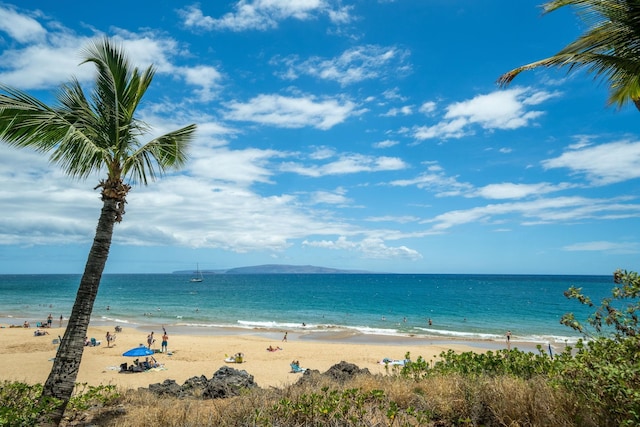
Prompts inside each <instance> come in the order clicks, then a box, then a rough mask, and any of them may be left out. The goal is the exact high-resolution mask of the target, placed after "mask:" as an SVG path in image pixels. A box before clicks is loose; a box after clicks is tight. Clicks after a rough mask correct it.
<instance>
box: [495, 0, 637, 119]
mask: <svg viewBox="0 0 640 427" xmlns="http://www.w3.org/2000/svg"><path fill="white" fill-rule="evenodd" d="M563 6H573V7H574V8H575V9H576V11H577V13H578V15H579V16H580V17H581V18H582V19H583V20H584V22H585V23H586V24H587V26H588V30H587V31H586V32H585V33H584V34H582V35H581V36H580V37H578V38H577V39H576V40H574V41H573V42H571V43H569V44H568V45H567V46H565V47H564V48H563V49H562V50H561V51H559V52H558V53H556V54H555V55H553V56H551V57H549V58H546V59H542V60H539V61H535V62H532V63H530V64H527V65H523V66H521V67H518V68H515V69H513V70H511V71H509V72H507V73H505V74H503V75H502V76H500V77H499V79H498V84H499V85H501V86H506V85H508V84H509V83H510V82H511V81H512V80H513V79H514V78H515V77H516V76H517V75H518V74H520V73H521V72H522V71H526V70H531V69H533V68H537V67H550V66H558V67H564V66H567V67H569V71H572V70H574V69H582V68H583V69H586V70H587V71H588V72H589V73H592V74H594V75H595V77H596V78H602V79H603V80H605V81H607V82H608V85H609V89H610V94H609V99H608V102H609V104H612V105H616V106H618V107H622V106H623V105H624V104H626V103H627V102H629V101H631V102H633V103H634V104H635V105H636V107H637V108H638V109H639V110H640V80H639V79H640V1H638V0H554V1H549V2H547V3H545V4H544V5H543V8H544V12H545V13H549V12H553V11H554V10H557V9H559V8H561V7H563Z"/></svg>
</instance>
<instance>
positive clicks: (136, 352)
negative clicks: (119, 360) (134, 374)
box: [122, 346, 154, 357]
mask: <svg viewBox="0 0 640 427" xmlns="http://www.w3.org/2000/svg"><path fill="white" fill-rule="evenodd" d="M153 353H154V352H153V350H150V349H148V348H147V347H145V346H140V347H135V348H132V349H131V350H127V351H125V352H124V353H122V355H123V356H129V357H140V356H151V355H152V354H153Z"/></svg>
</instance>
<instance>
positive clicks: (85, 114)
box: [0, 38, 196, 425]
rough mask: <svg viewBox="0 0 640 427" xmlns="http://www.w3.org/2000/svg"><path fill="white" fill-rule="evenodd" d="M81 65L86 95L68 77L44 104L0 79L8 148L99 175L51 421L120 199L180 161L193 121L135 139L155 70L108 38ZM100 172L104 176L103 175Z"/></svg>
mask: <svg viewBox="0 0 640 427" xmlns="http://www.w3.org/2000/svg"><path fill="white" fill-rule="evenodd" d="M84 53H85V60H84V61H83V62H82V63H83V64H84V63H93V64H94V65H95V67H96V69H97V73H96V78H95V82H94V83H95V85H94V87H93V90H92V93H91V96H90V98H87V97H86V96H85V94H84V92H83V90H82V88H81V86H80V83H79V82H78V81H77V80H76V79H73V80H72V81H70V82H69V83H66V84H64V85H62V86H61V88H60V90H59V91H58V92H57V94H56V95H57V96H56V99H57V104H56V105H54V106H47V105H45V104H44V103H42V102H40V101H39V100H37V99H35V98H33V97H31V96H30V95H28V94H26V93H24V92H22V91H20V90H17V89H13V88H10V87H7V86H5V85H1V84H0V91H1V92H0V139H1V140H3V141H5V142H6V143H8V144H9V145H11V146H15V147H25V148H32V149H35V150H37V151H41V152H46V153H50V160H51V162H52V163H56V164H58V165H59V166H60V167H61V168H62V169H63V171H64V172H65V173H66V174H68V175H69V176H71V177H73V178H79V179H86V178H87V177H88V176H89V175H91V174H94V173H105V172H106V179H103V180H101V181H100V182H99V183H98V185H97V186H96V187H95V188H94V190H95V189H98V188H100V192H101V198H102V212H101V214H100V219H99V220H98V226H97V229H96V234H95V237H94V240H93V245H92V247H91V250H90V251H89V255H88V258H87V263H86V265H85V270H84V274H83V275H82V278H81V280H80V285H79V288H78V293H77V295H76V300H75V303H74V305H73V309H72V311H71V315H70V316H69V322H68V326H67V329H66V330H65V333H64V337H63V338H62V342H61V344H60V347H59V348H58V352H57V354H56V358H55V360H54V362H53V367H52V369H51V373H50V374H49V377H48V379H47V381H46V383H45V385H44V391H43V397H45V398H48V397H54V398H57V399H60V402H61V403H60V405H59V406H58V407H57V408H56V410H55V411H54V412H53V413H52V414H50V420H49V421H48V422H53V423H54V424H55V425H57V424H59V422H60V420H61V419H62V415H63V413H64V410H65V408H66V406H67V403H68V401H69V398H70V397H71V393H72V391H73V388H74V386H75V380H76V378H77V374H78V369H79V367H80V361H81V359H82V352H83V349H84V345H83V344H84V337H85V336H86V332H87V328H88V325H89V319H90V317H91V312H92V310H93V304H94V301H95V298H96V295H97V293H98V286H99V285H100V279H101V277H102V272H103V271H104V267H105V263H106V261H107V257H108V255H109V248H110V246H111V239H112V236H113V228H114V225H115V223H117V222H120V221H121V220H122V216H123V214H124V211H125V210H124V207H125V204H126V196H127V194H128V193H129V190H130V189H131V186H130V185H129V184H127V183H126V182H125V179H128V180H130V182H131V183H132V184H135V183H141V184H147V180H148V179H155V178H156V177H157V175H158V174H161V173H162V172H164V171H165V170H167V169H169V168H179V167H181V166H182V165H184V164H185V162H186V160H187V156H186V150H187V148H188V146H189V143H190V142H191V140H192V139H193V137H194V135H195V129H196V126H195V125H193V124H192V125H189V126H186V127H184V128H182V129H179V130H176V131H173V132H170V133H167V134H165V135H163V136H160V137H157V138H153V139H151V140H150V141H148V142H146V143H144V144H142V143H140V142H139V140H138V138H139V137H141V136H142V135H144V134H145V133H147V131H148V127H147V125H146V124H145V123H143V122H141V121H139V120H137V119H136V118H134V113H135V111H136V108H137V107H138V105H140V102H141V100H142V96H143V95H144V94H145V92H146V90H147V88H148V87H149V85H150V84H151V81H152V79H153V76H154V74H155V68H154V67H153V66H150V67H148V68H147V69H146V70H144V71H142V72H141V71H139V70H138V68H132V67H131V65H130V63H129V60H128V59H127V57H126V55H125V53H124V52H123V49H122V47H119V46H116V45H115V44H114V43H113V42H112V41H110V40H109V39H106V38H105V39H102V40H98V41H95V42H94V43H91V44H90V45H89V46H88V47H87V48H86V49H85V51H84ZM103 176H104V175H103Z"/></svg>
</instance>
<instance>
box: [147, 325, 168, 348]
mask: <svg viewBox="0 0 640 427" xmlns="http://www.w3.org/2000/svg"><path fill="white" fill-rule="evenodd" d="M155 342H156V339H155V337H154V336H153V331H152V332H151V333H150V334H149V335H147V347H148V348H149V350H151V346H152V345H153V343H155ZM168 351H169V335H168V334H167V330H166V329H165V328H164V326H163V327H162V342H161V344H160V353H167V352H168Z"/></svg>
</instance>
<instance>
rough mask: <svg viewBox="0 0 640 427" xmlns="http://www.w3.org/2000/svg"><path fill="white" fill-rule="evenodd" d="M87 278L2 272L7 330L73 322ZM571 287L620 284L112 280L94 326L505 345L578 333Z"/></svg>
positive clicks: (594, 293)
mask: <svg viewBox="0 0 640 427" xmlns="http://www.w3.org/2000/svg"><path fill="white" fill-rule="evenodd" d="M79 279H80V277H79V276H75V275H0V324H21V323H22V322H23V321H24V320H29V321H30V322H32V323H33V322H36V321H41V320H44V319H46V317H47V316H48V314H49V313H51V314H52V315H53V318H54V319H56V322H57V319H58V318H59V317H60V315H62V316H64V317H65V318H67V317H68V315H69V313H70V312H71V307H72V305H73V301H74V299H75V293H76V290H77V286H78V283H79ZM570 285H574V286H579V287H583V289H584V292H585V293H587V294H588V295H590V296H591V297H592V298H593V299H594V300H595V301H599V300H600V299H601V298H602V297H604V296H606V295H607V294H608V293H609V290H610V289H611V287H612V286H613V283H612V280H611V277H609V276H527V275H414V274H406V275H402V274H353V275H351V274H337V275H333V274H307V275H305V274H302V275H298V274H268V275H258V274H254V275H231V274H219V275H206V276H205V279H204V281H203V282H200V283H192V282H190V281H189V277H188V276H184V275H178V274H158V275H149V274H145V275H105V276H104V277H103V279H102V283H101V285H100V290H99V293H98V298H97V300H96V304H95V306H94V310H93V317H92V322H93V323H95V324H100V323H102V324H110V325H111V324H113V325H115V324H120V325H123V326H131V327H142V326H145V327H147V326H150V327H153V326H158V329H159V326H160V325H165V326H167V327H168V328H169V327H173V328H191V329H192V330H193V331H197V333H208V331H211V333H217V332H219V330H220V329H221V328H240V329H243V330H255V329H260V330H265V331H274V332H280V331H284V330H287V331H290V332H300V333H303V334H328V333H341V332H344V333H350V334H364V335H387V336H407V335H415V336H424V337H436V338H438V337H440V338H460V339H487V340H496V341H498V340H500V341H503V340H504V334H505V332H506V331H507V330H511V331H512V333H513V339H514V341H524V342H536V343H538V342H551V343H565V342H574V341H575V340H576V339H577V338H578V335H577V334H576V333H575V332H573V331H572V330H571V329H569V328H567V327H565V326H562V325H560V323H559V320H560V317H561V316H562V315H563V314H564V313H566V312H569V311H571V312H574V313H576V315H577V317H578V318H580V319H585V318H586V316H587V314H588V312H586V311H585V310H584V309H583V307H581V306H580V305H579V304H578V303H576V302H575V301H569V300H567V299H566V298H565V297H564V296H563V291H564V290H566V289H567V288H568V287H569V286H570ZM428 319H431V320H432V325H431V326H429V323H428ZM303 324H304V325H303ZM174 330H175V329H174Z"/></svg>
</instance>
